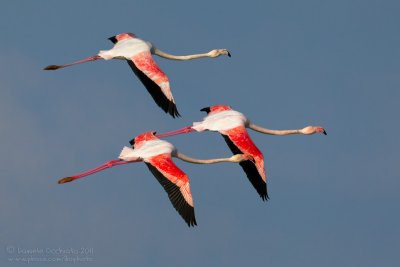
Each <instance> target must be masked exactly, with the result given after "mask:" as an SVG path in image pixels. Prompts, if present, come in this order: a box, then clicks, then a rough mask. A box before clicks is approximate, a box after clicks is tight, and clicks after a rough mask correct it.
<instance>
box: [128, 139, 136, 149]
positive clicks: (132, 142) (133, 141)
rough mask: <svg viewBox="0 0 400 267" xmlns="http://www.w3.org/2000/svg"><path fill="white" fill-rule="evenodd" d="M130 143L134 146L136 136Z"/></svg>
mask: <svg viewBox="0 0 400 267" xmlns="http://www.w3.org/2000/svg"><path fill="white" fill-rule="evenodd" d="M129 144H131V146H132V147H134V146H135V138H133V139H132V140H130V141H129Z"/></svg>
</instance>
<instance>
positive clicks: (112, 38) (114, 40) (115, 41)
mask: <svg viewBox="0 0 400 267" xmlns="http://www.w3.org/2000/svg"><path fill="white" fill-rule="evenodd" d="M108 40H110V41H111V42H112V43H113V44H116V43H117V42H118V40H117V37H116V36H111V37H110V38H108Z"/></svg>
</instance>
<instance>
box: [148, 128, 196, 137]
mask: <svg viewBox="0 0 400 267" xmlns="http://www.w3.org/2000/svg"><path fill="white" fill-rule="evenodd" d="M193 131H194V130H193V128H192V126H187V127H184V128H182V129H178V130H175V131H171V132H166V133H161V134H156V136H157V137H158V138H163V137H168V136H173V135H178V134H185V133H190V132H193Z"/></svg>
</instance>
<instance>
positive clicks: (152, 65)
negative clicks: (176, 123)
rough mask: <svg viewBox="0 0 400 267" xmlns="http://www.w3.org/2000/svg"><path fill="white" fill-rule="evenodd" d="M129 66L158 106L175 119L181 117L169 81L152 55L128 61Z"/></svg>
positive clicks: (141, 55)
mask: <svg viewBox="0 0 400 267" xmlns="http://www.w3.org/2000/svg"><path fill="white" fill-rule="evenodd" d="M128 64H129V66H130V67H131V69H132V70H133V72H134V73H135V74H136V76H137V77H138V78H139V80H140V81H141V82H142V83H143V85H144V86H145V87H146V89H147V91H148V92H149V93H150V95H151V96H152V97H153V99H154V101H155V102H156V103H157V105H158V106H159V107H161V108H162V109H163V110H164V111H165V112H166V113H169V114H170V115H171V116H172V117H173V118H175V117H180V114H179V112H178V109H177V107H176V104H175V101H174V98H173V96H172V93H171V89H170V86H169V79H168V77H167V75H165V73H164V72H163V71H162V70H161V69H160V68H159V67H158V65H157V64H156V62H155V61H154V59H153V57H152V56H151V53H150V52H147V51H146V52H141V53H139V54H137V55H135V56H133V57H132V59H131V60H128Z"/></svg>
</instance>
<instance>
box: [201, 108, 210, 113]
mask: <svg viewBox="0 0 400 267" xmlns="http://www.w3.org/2000/svg"><path fill="white" fill-rule="evenodd" d="M200 111H205V112H207V114H208V113H210V111H211V109H210V107H206V108H202V109H200Z"/></svg>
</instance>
